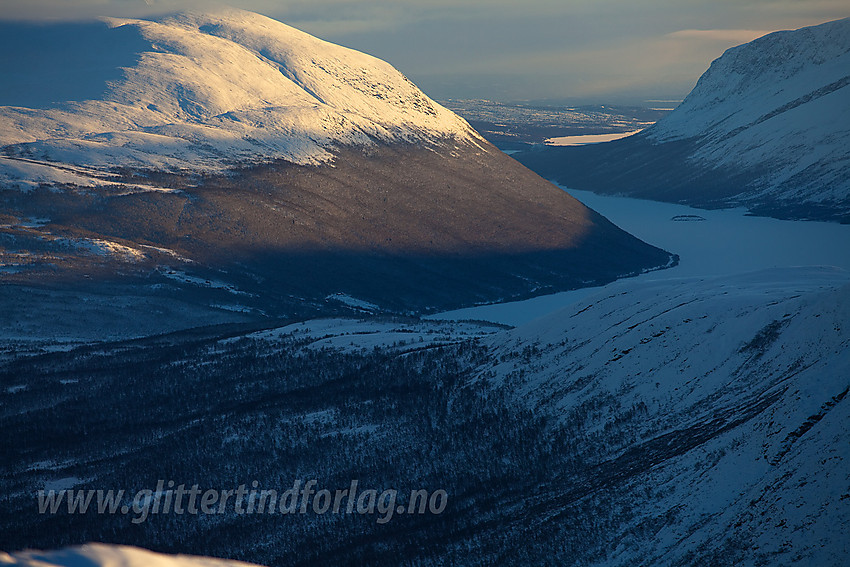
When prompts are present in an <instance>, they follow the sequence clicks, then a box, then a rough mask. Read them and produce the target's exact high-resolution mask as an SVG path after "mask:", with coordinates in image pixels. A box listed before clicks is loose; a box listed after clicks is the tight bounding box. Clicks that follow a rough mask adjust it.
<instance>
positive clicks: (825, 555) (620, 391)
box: [487, 268, 850, 565]
mask: <svg viewBox="0 0 850 567" xmlns="http://www.w3.org/2000/svg"><path fill="white" fill-rule="evenodd" d="M848 321H850V279H848V274H847V272H843V271H840V270H834V269H829V268H824V269H817V268H801V269H787V270H768V271H765V272H756V273H753V274H745V275H741V276H736V277H730V278H722V279H720V278H718V279H706V280H694V279H691V280H669V281H658V282H657V283H654V284H645V283H644V284H639V285H633V284H628V283H625V282H624V283H622V284H615V285H613V286H610V289H609V290H608V291H605V292H604V293H601V294H597V295H595V296H593V297H590V298H588V299H586V300H582V301H580V302H579V303H577V304H576V305H575V306H574V307H570V308H567V309H565V310H563V311H560V312H557V313H553V314H552V315H550V316H548V317H546V318H543V319H541V320H539V321H537V322H534V323H530V324H528V325H526V326H525V327H520V328H517V329H515V330H513V331H509V332H507V333H506V334H503V335H497V336H495V337H494V338H492V339H490V340H491V342H492V343H493V344H494V345H495V346H496V347H497V348H496V350H495V352H494V357H496V358H500V359H501V362H499V363H497V364H495V365H494V367H493V368H492V369H489V370H488V373H487V376H488V380H490V381H494V382H495V383H497V384H500V385H502V386H504V387H506V388H508V389H511V390H514V391H517V392H519V396H520V398H521V399H523V400H524V401H525V403H526V404H527V405H528V407H529V408H531V409H533V411H535V412H537V413H543V414H546V415H549V416H551V417H552V418H553V419H554V420H556V421H557V422H559V423H560V424H562V426H563V427H565V429H566V430H567V431H568V432H572V433H571V434H572V435H574V436H575V439H574V443H575V447H576V450H577V455H576V456H575V459H576V461H577V462H581V463H583V466H590V465H591V464H594V466H595V467H597V468H596V471H597V475H598V476H597V477H596V478H594V479H593V480H592V481H591V483H592V485H593V486H595V490H596V491H599V493H600V496H601V494H603V493H605V491H607V490H613V491H614V492H615V493H616V492H618V491H621V492H622V494H621V495H617V496H613V497H611V501H610V502H609V504H610V505H611V506H613V508H614V509H615V510H621V516H620V517H619V521H617V522H614V523H612V524H610V525H608V527H607V528H606V530H607V531H606V533H605V535H604V536H603V537H602V542H601V544H600V546H599V548H597V549H596V550H595V553H598V554H599V555H598V556H597V561H598V564H600V565H603V564H604V565H634V564H635V563H636V562H639V563H644V564H653V565H692V564H695V563H697V564H706V565H708V564H713V565H717V564H736V565H737V564H742V562H752V564H759V563H760V562H764V563H766V564H771V565H787V564H793V563H794V562H802V563H803V564H811V565H838V564H841V563H842V562H843V557H844V556H845V555H846V552H847V548H846V545H847V543H846V542H847V541H848V529H850V528H848V526H850V524H848V515H850V508H848V505H847V504H846V502H847V500H848V498H850V493H848V486H850V439H848V433H847V431H846V427H845V424H846V422H847V419H850V403H848V400H847V399H846V398H847V394H848V391H850V390H848V389H850V379H848V376H850V354H849V353H850V329H848V325H847V322H848ZM586 480H587V479H583V478H581V477H580V478H570V474H569V473H567V472H566V471H565V474H564V476H563V477H561V478H557V479H553V482H552V486H551V492H552V494H550V495H547V496H546V497H545V499H544V500H543V502H541V504H540V506H541V510H543V512H541V516H544V517H545V516H546V515H547V514H552V515H558V514H562V513H563V504H562V503H561V502H559V498H566V497H567V496H568V495H569V494H571V493H572V494H577V493H578V494H580V493H581V489H580V487H582V486H584V485H583V483H584V482H585V481H586ZM586 497H587V498H588V499H592V496H591V493H588V495H587V496H586ZM621 507H622V508H621ZM540 525H541V528H545V529H547V530H551V532H552V533H558V531H559V530H560V529H561V527H559V525H558V522H554V521H547V520H546V519H541V520H540ZM591 563H592V564H596V562H591Z"/></svg>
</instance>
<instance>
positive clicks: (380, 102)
mask: <svg viewBox="0 0 850 567" xmlns="http://www.w3.org/2000/svg"><path fill="white" fill-rule="evenodd" d="M74 26H78V27H79V28H80V29H78V30H76V31H77V33H73V32H74V31H75V29H74ZM39 30H41V31H39ZM3 31H4V35H5V36H6V38H5V39H4V40H3V41H2V45H3V47H4V48H6V49H7V50H11V52H10V53H6V56H4V57H2V58H0V75H2V76H3V77H4V82H5V83H6V84H5V85H4V86H3V87H2V88H0V105H6V106H0V152H2V154H4V155H6V156H7V157H10V158H17V159H23V160H28V161H27V162H22V163H23V164H24V165H27V167H26V168H23V167H15V164H14V163H12V164H9V163H8V162H9V161H10V160H2V161H0V174H2V175H3V177H5V178H6V179H7V180H8V179H15V178H16V177H17V178H24V177H31V176H30V175H29V173H31V170H32V168H33V165H32V164H33V163H36V164H48V165H50V164H56V165H59V164H70V165H73V166H76V167H77V169H75V170H74V174H75V175H83V174H85V173H86V172H85V171H84V172H82V173H81V172H80V170H79V167H87V168H94V169H95V172H88V173H89V174H90V175H91V176H92V177H95V178H96V177H97V174H98V173H100V174H101V175H103V174H105V173H106V172H107V171H108V170H110V169H111V168H114V167H116V166H124V167H130V168H137V169H188V170H204V171H210V170H215V169H221V168H223V167H226V166H229V165H234V164H244V163H251V162H261V161H267V160H270V159H285V160H288V161H291V162H293V163H298V164H316V163H322V162H326V161H328V160H329V159H331V158H332V154H331V153H330V150H331V149H332V147H334V146H346V145H355V146H368V145H371V144H374V143H375V142H386V143H394V142H402V143H404V142H408V143H417V144H426V145H427V144H438V143H441V142H443V141H446V140H450V141H452V143H458V142H464V141H465V142H469V141H475V140H478V136H477V134H476V133H475V132H474V130H472V129H471V128H470V127H469V125H468V124H467V123H466V122H465V121H464V120H463V119H461V118H460V117H458V116H456V115H455V114H454V113H452V112H451V111H449V110H447V109H445V108H443V107H441V106H440V105H438V104H437V103H435V102H433V101H432V100H430V99H429V98H428V97H427V96H425V95H424V94H423V93H422V92H421V91H420V90H419V89H418V88H417V87H416V86H415V85H413V84H412V83H411V82H410V81H409V80H408V79H407V78H406V77H404V75H402V74H401V73H400V72H398V71H397V70H395V69H394V68H393V67H392V66H391V65H389V64H388V63H386V62H384V61H381V60H379V59H376V58H375V57H372V56H369V55H366V54H363V53H360V52H357V51H354V50H351V49H347V48H344V47H341V46H338V45H334V44H331V43H328V42H325V41H322V40H320V39H317V38H315V37H312V36H310V35H308V34H306V33H304V32H301V31H299V30H296V29H294V28H291V27H289V26H287V25H285V24H282V23H280V22H278V21H275V20H272V19H270V18H267V17H264V16H261V15H258V14H254V13H251V12H245V11H241V10H232V9H228V10H224V11H220V12H215V13H209V14H201V13H184V14H180V15H176V16H170V17H167V18H163V19H160V20H154V21H148V20H138V19H105V20H103V21H102V22H99V23H94V24H60V25H57V26H49V27H44V28H35V27H32V26H29V27H27V26H26V25H25V24H19V25H18V24H3ZM81 36H84V37H81ZM66 40H67V41H66ZM58 42H64V44H63V45H55V44H56V43H58ZM16 51H18V52H19V53H17V55H16V53H15V52H16ZM105 51H107V52H109V53H104V52H105ZM27 57H36V58H41V59H45V61H40V64H37V65H21V63H20V61H21V60H24V59H25V58H27ZM80 97H82V99H81V98H80ZM57 162H58V163H57ZM22 169H24V170H26V171H25V173H27V172H29V173H27V175H24V174H22V173H21V170H22ZM37 173H38V175H37V176H35V177H34V178H31V179H29V181H30V182H38V181H47V182H53V181H59V182H67V177H68V175H69V173H68V171H67V169H57V170H56V171H55V173H56V176H58V177H59V179H57V180H54V179H52V177H53V175H52V174H51V171H50V170H49V169H48V170H39V171H37ZM0 179H2V178H0ZM77 184H81V183H77Z"/></svg>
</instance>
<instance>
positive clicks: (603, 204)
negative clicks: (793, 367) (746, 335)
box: [429, 189, 850, 325]
mask: <svg viewBox="0 0 850 567" xmlns="http://www.w3.org/2000/svg"><path fill="white" fill-rule="evenodd" d="M567 191H568V192H569V193H570V194H571V195H572V196H574V197H575V198H577V199H578V200H579V201H581V202H582V203H584V204H585V205H587V206H588V207H590V208H591V209H594V210H595V211H597V212H599V213H601V214H602V215H604V216H605V217H607V218H608V219H609V220H610V221H611V222H613V223H614V224H616V225H617V226H619V227H620V228H622V229H624V230H625V231H627V232H629V233H631V234H634V235H635V236H637V237H638V238H640V239H642V240H644V241H645V242H648V243H650V244H652V245H654V246H658V247H659V248H663V249H664V250H669V251H670V252H673V253H675V254H678V255H679V257H680V261H679V265H678V266H676V267H675V268H672V269H668V270H662V271H660V272H650V273H647V274H643V275H641V276H638V277H637V278H636V280H637V281H657V280H661V279H671V278H686V277H707V276H725V275H732V274H740V273H745V272H752V271H757V270H763V269H769V268H787V267H795V266H835V267H839V268H842V269H844V270H850V225H842V224H837V223H828V222H811V221H785V220H777V219H772V218H767V217H755V216H748V215H746V211H745V210H744V209H724V210H713V211H710V210H705V209H696V208H693V207H688V206H684V205H675V204H671V203H661V202H656V201H647V200H643V199H632V198H628V197H610V196H605V195H596V194H594V193H591V192H590V191H574V190H572V189H568V190H567ZM599 289H600V288H585V289H579V290H575V291H566V292H562V293H555V294H551V295H544V296H540V297H535V298H533V299H528V300H525V301H515V302H508V303H499V304H491V305H482V306H479V307H472V308H467V309H459V310H455V311H449V312H444V313H438V314H435V315H431V316H429V318H431V319H447V320H464V319H474V320H485V321H492V322H495V323H502V324H506V325H521V324H523V323H526V322H528V321H531V320H533V319H536V318H538V317H542V316H544V315H547V314H549V313H551V312H553V311H555V310H557V309H560V308H562V307H565V306H568V305H571V304H573V303H575V302H576V301H579V300H580V299H582V298H584V297H587V296H588V295H589V294H591V293H594V292H596V291H598V290H599Z"/></svg>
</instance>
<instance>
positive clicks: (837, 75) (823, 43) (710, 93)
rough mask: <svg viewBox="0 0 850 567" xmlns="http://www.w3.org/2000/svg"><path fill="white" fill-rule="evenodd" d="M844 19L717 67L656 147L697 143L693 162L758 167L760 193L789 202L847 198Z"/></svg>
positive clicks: (756, 46)
mask: <svg viewBox="0 0 850 567" xmlns="http://www.w3.org/2000/svg"><path fill="white" fill-rule="evenodd" d="M848 108H850V18H845V19H842V20H837V21H833V22H827V23H825V24H821V25H818V26H813V27H808V28H802V29H800V30H795V31H782V32H776V33H772V34H768V35H766V36H763V37H761V38H759V39H756V40H754V41H752V42H750V43H746V44H744V45H740V46H737V47H733V48H731V49H729V50H727V51H726V52H725V53H724V54H723V55H722V56H721V57H720V58H718V59H717V60H715V61H714V62H713V63H712V64H711V67H710V68H709V69H708V70H707V71H706V72H705V73H704V74H703V75H702V77H701V78H700V80H699V81H698V82H697V85H696V87H694V89H693V91H691V93H690V94H689V95H688V96H687V98H685V100H684V101H683V102H682V104H681V105H679V107H678V108H676V110H675V111H673V112H672V113H670V114H669V115H667V116H665V117H664V118H663V119H661V120H660V121H659V122H658V123H656V124H655V125H654V126H652V127H650V128H648V129H647V130H646V131H645V132H644V135H646V136H647V137H648V138H649V139H650V140H653V141H656V142H668V141H673V140H681V139H691V138H697V139H699V149H698V150H697V151H696V152H695V153H694V154H693V155H692V156H691V159H693V160H695V161H697V162H700V163H704V164H708V165H710V166H711V167H713V168H745V169H758V170H759V172H760V175H761V176H762V180H761V182H760V186H759V187H758V189H759V190H761V191H764V192H767V193H768V194H771V195H772V196H774V197H781V198H782V199H787V200H797V201H801V200H807V201H815V202H818V201H825V200H842V199H846V198H847V195H848V194H850V112H848V110H847V109H848Z"/></svg>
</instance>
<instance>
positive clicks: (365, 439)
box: [0, 267, 850, 566]
mask: <svg viewBox="0 0 850 567" xmlns="http://www.w3.org/2000/svg"><path fill="white" fill-rule="evenodd" d="M848 321H850V273H847V272H845V271H841V270H838V269H833V268H811V267H810V268H791V269H772V270H767V271H760V272H755V273H750V274H744V275H739V276H734V277H724V278H711V279H709V278H706V279H695V278H691V279H672V280H656V281H651V280H650V281H647V280H646V279H644V280H643V281H641V280H629V281H623V282H617V283H615V284H612V285H610V286H607V287H606V288H605V289H603V290H601V291H600V292H599V293H597V294H596V295H594V296H590V297H587V298H585V299H583V300H581V301H580V302H578V303H577V304H575V305H573V306H571V307H568V308H565V309H563V310H561V311H558V312H555V313H552V314H551V315H549V316H547V317H545V318H542V319H539V320H537V321H534V322H531V323H529V324H527V325H525V326H522V327H517V328H514V329H507V330H506V329H503V328H499V327H496V326H493V325H489V326H488V325H481V324H477V323H475V322H466V323H456V322H435V321H427V322H425V321H416V320H414V319H409V318H404V319H400V318H396V319H393V318H388V317H384V318H377V319H376V318H373V319H371V320H366V321H356V320H351V319H349V320H323V321H310V322H305V323H297V324H286V323H283V324H281V323H278V324H277V325H274V323H269V325H268V328H264V329H246V328H245V327H244V326H243V327H240V326H236V325H231V326H218V327H215V328H207V329H194V330H192V331H191V332H184V333H173V334H169V335H163V336H155V337H149V338H147V339H144V340H134V341H117V342H113V343H99V344H91V345H84V346H82V347H80V348H77V349H75V350H68V351H67V352H65V351H64V349H52V350H51V351H50V352H27V353H23V352H21V351H17V352H13V353H6V354H4V356H3V357H2V358H0V384H2V385H3V388H0V404H2V405H0V407H2V408H3V411H2V412H0V425H2V427H3V431H5V432H8V435H7V437H8V442H6V443H4V444H2V445H0V457H2V459H3V462H4V464H5V465H6V467H7V470H8V473H7V474H5V475H3V476H2V477H0V489H2V490H3V493H4V494H5V495H7V496H6V502H5V503H4V506H3V507H1V508H0V549H4V550H6V551H10V552H12V551H16V550H20V549H23V548H25V547H36V548H42V549H55V548H62V547H64V546H66V545H70V544H79V543H83V542H86V541H92V540H95V541H97V540H105V541H120V542H124V543H128V544H132V545H137V546H141V547H146V548H153V549H170V550H179V551H181V552H183V553H194V554H201V555H215V556H218V557H230V558H239V559H243V560H248V561H252V562H255V563H259V564H264V565H303V564H321V565H350V564H352V563H355V564H381V565H409V564H417V565H447V564H448V565H494V564H507V565H538V564H547V565H549V564H557V565H570V564H582V565H624V566H625V565H635V564H640V565H671V566H690V565H695V564H696V565H792V564H795V563H799V564H801V565H830V566H831V565H843V564H845V563H846V561H845V559H846V557H847V552H848V549H847V545H848V542H850V521H848V520H850V506H848V500H850V490H848V487H850V466H849V465H850V433H848V429H847V423H848V420H850V405H849V404H850V401H849V400H850V396H848V393H850V378H848V376H850V326H848ZM175 391H179V392H181V393H184V394H182V395H180V396H175V395H174V392H175ZM127 407H132V408H133V411H126V409H127ZM151 455H156V456H157V458H156V461H155V463H154V464H151ZM163 474H168V475H174V476H175V477H176V479H175V480H176V481H177V482H178V483H182V482H185V483H186V484H187V486H189V485H191V484H195V483H197V484H198V485H199V486H201V487H202V488H205V487H222V488H230V487H235V486H236V485H238V484H239V483H245V484H249V483H251V481H252V480H253V479H256V480H257V481H258V483H259V486H260V487H261V488H273V489H280V490H282V489H283V487H288V486H292V482H293V480H294V479H304V478H317V479H320V481H321V482H322V484H324V485H325V486H327V487H328V488H336V487H347V486H349V483H350V482H351V479H359V481H360V485H361V486H363V487H367V486H368V487H379V488H380V487H393V488H396V489H398V490H399V491H400V492H399V494H401V493H402V492H403V491H405V490H406V489H408V488H420V487H422V488H428V487H430V488H432V489H433V488H435V487H440V488H443V489H445V490H446V491H447V493H448V494H449V498H450V504H449V507H448V508H446V510H445V512H444V513H442V514H441V515H439V516H438V517H433V516H431V517H429V516H428V515H419V514H414V515H412V516H410V515H404V514H401V515H398V516H394V517H393V518H392V521H391V523H389V524H388V525H380V524H378V523H376V522H375V520H374V518H370V517H368V516H361V515H359V514H353V515H351V516H349V517H346V518H345V519H344V520H343V519H342V516H341V515H337V514H332V515H323V514H312V513H307V514H303V515H298V516H297V517H293V516H289V515H286V516H279V515H277V514H265V513H257V514H244V513H242V514H240V513H237V512H236V511H225V512H221V511H219V513H215V514H211V515H204V516H203V517H201V516H200V515H192V514H181V515H178V514H165V513H163V514H159V515H157V514H152V515H151V516H149V517H147V520H146V521H144V522H142V523H141V524H138V525H136V524H134V523H133V522H132V521H131V517H129V516H128V515H125V514H124V513H123V512H122V513H114V514H95V513H94V512H93V511H91V510H90V511H89V513H88V514H82V513H70V512H68V513H66V511H65V510H64V506H60V508H58V509H57V510H56V513H45V514H39V513H37V509H36V502H35V497H34V493H35V492H36V491H38V490H40V489H43V488H44V489H46V488H47V487H56V488H57V489H60V487H61V488H64V489H72V488H75V489H82V490H87V489H98V488H100V489H106V488H113V489H119V488H126V489H127V490H128V491H129V492H127V493H126V494H125V495H124V498H125V500H126V502H128V503H129V502H130V501H131V499H132V498H134V496H132V495H133V494H134V493H135V491H137V490H139V489H144V488H146V487H153V486H154V485H155V483H156V479H157V478H161V477H158V476H157V475H163ZM411 542H415V544H412V543H411ZM95 551H96V552H97V553H89V552H86V554H85V557H87V558H88V562H86V563H82V562H80V563H77V564H85V565H90V564H92V565H100V564H101V563H99V562H98V561H100V560H101V559H102V558H107V557H111V556H112V555H111V554H117V555H119V556H122V557H123V556H127V557H129V558H130V559H132V560H133V561H135V558H137V557H139V558H151V557H153V558H154V559H156V560H157V561H159V559H160V558H158V556H151V555H148V554H147V553H146V552H142V551H138V550H130V551H127V550H126V549H125V548H119V549H117V550H116V549H114V548H96V549H95ZM39 555H40V554H39ZM78 555H80V551H79V550H72V551H60V552H58V555H54V554H47V555H46V557H47V561H48V564H51V563H50V561H54V562H58V563H59V564H60V565H61V564H62V563H61V562H59V561H57V560H56V558H57V557H58V558H61V557H77V556H78ZM16 557H17V561H19V564H24V565H26V564H27V563H26V562H25V558H26V557H31V555H30V556H28V555H16ZM4 559H5V560H6V561H7V562H8V558H6V557H3V556H2V555H0V564H2V561H3V560H4ZM122 560H123V559H122ZM162 560H163V561H165V559H162ZM133 561H130V562H129V564H131V565H135V564H137V563H134V562H133ZM13 564H16V563H14V562H13ZM104 564H106V565H112V564H119V565H120V564H123V563H121V562H120V561H119V562H118V563H110V562H106V563H104Z"/></svg>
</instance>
